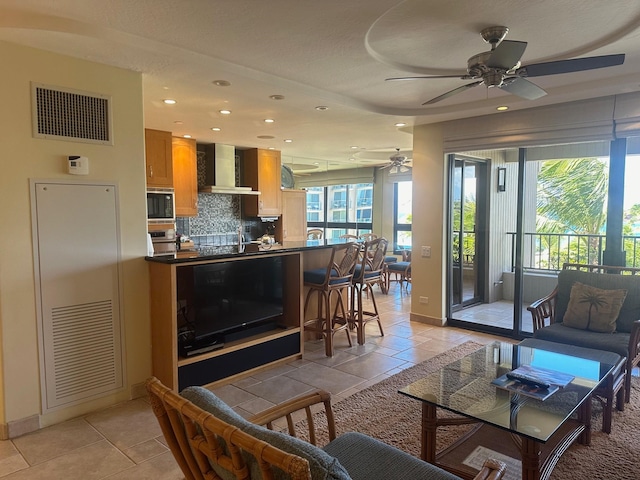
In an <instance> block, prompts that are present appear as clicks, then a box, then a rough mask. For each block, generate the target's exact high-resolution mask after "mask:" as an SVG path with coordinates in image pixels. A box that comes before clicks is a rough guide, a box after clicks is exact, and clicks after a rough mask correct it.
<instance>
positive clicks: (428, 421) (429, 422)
mask: <svg viewBox="0 0 640 480" xmlns="http://www.w3.org/2000/svg"><path fill="white" fill-rule="evenodd" d="M437 426H438V418H437V415H436V407H434V406H433V405H429V404H428V403H426V402H422V442H421V447H420V457H421V458H422V460H425V461H427V462H429V463H434V464H435V462H436V428H437Z"/></svg>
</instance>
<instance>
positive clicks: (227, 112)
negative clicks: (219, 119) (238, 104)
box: [220, 110, 231, 115]
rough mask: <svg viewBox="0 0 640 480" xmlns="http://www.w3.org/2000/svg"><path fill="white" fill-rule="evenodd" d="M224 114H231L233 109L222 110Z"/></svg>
mask: <svg viewBox="0 0 640 480" xmlns="http://www.w3.org/2000/svg"><path fill="white" fill-rule="evenodd" d="M220 113H221V114H222V115H231V110H220Z"/></svg>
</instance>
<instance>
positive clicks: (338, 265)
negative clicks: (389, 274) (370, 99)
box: [303, 242, 360, 357]
mask: <svg viewBox="0 0 640 480" xmlns="http://www.w3.org/2000/svg"><path fill="white" fill-rule="evenodd" d="M359 252H360V245H358V244H357V243H353V242H350V243H343V244H338V245H334V246H333V247H332V250H331V259H330V260H329V263H328V265H327V267H325V268H317V269H314V270H305V271H304V272H303V278H304V286H305V287H308V288H309V291H308V292H307V296H306V298H305V301H304V313H305V317H304V318H305V321H304V330H305V331H308V332H315V333H316V334H319V335H322V336H323V337H324V346H325V353H326V355H327V357H332V356H333V336H334V335H335V333H336V332H339V331H340V330H344V331H345V332H346V334H347V339H348V340H349V346H350V347H351V346H352V345H353V344H352V343H351V335H350V334H349V330H348V328H347V327H348V325H349V315H348V313H347V311H346V309H345V307H344V301H343V295H344V293H345V292H346V291H348V289H349V287H350V286H351V281H352V280H353V272H354V270H355V266H356V263H357V262H358V254H359ZM314 293H316V294H317V295H318V316H317V317H315V318H312V319H309V320H306V314H307V308H308V306H309V301H310V299H311V296H312V295H313V294H314ZM334 294H335V295H334ZM332 297H335V300H334V301H335V307H333V309H332V306H331V304H332ZM332 310H333V312H332ZM338 310H340V312H339V311H338ZM339 313H340V315H339Z"/></svg>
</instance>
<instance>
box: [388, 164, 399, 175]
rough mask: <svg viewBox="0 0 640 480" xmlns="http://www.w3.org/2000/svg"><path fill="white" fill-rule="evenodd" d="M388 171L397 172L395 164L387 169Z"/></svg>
mask: <svg viewBox="0 0 640 480" xmlns="http://www.w3.org/2000/svg"><path fill="white" fill-rule="evenodd" d="M389 173H398V167H396V166H395V165H394V166H393V167H391V168H390V169H389Z"/></svg>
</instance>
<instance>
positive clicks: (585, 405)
mask: <svg viewBox="0 0 640 480" xmlns="http://www.w3.org/2000/svg"><path fill="white" fill-rule="evenodd" d="M578 421H579V422H580V423H581V424H582V425H584V430H583V431H582V433H581V434H580V436H579V437H578V443H581V444H583V445H591V395H589V396H588V397H587V398H586V399H585V400H584V402H582V405H580V407H578Z"/></svg>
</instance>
